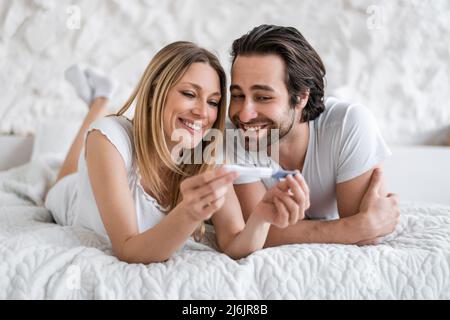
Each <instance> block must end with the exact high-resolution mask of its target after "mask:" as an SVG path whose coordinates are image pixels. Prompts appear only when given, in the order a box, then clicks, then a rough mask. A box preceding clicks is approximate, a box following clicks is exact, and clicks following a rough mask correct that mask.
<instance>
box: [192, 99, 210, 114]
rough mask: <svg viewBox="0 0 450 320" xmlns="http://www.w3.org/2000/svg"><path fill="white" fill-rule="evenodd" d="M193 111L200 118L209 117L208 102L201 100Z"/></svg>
mask: <svg viewBox="0 0 450 320" xmlns="http://www.w3.org/2000/svg"><path fill="white" fill-rule="evenodd" d="M192 113H193V114H195V115H196V116H198V117H200V118H207V117H208V103H207V102H199V103H197V105H196V106H195V108H194V109H193V110H192Z"/></svg>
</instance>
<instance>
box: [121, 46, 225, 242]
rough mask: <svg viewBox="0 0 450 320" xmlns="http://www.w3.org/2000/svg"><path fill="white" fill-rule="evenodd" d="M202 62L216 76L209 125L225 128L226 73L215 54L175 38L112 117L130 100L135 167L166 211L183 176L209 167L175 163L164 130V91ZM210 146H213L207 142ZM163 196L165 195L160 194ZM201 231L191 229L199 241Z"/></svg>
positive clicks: (201, 228) (178, 195) (176, 198)
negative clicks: (217, 94) (214, 107)
mask: <svg viewBox="0 0 450 320" xmlns="http://www.w3.org/2000/svg"><path fill="white" fill-rule="evenodd" d="M197 62H200V63H207V64H208V65H210V66H211V67H212V68H213V69H214V70H215V71H216V72H217V75H218V76H219V79H220V93H221V95H222V97H221V99H220V102H219V107H218V108H219V109H218V115H217V119H216V121H215V122H214V124H213V128H214V129H219V130H221V132H223V131H224V129H225V116H226V75H225V71H224V70H223V68H222V66H221V65H220V62H219V60H218V58H217V57H216V56H215V55H214V54H212V53H211V52H209V51H207V50H206V49H203V48H200V47H198V46H197V45H196V44H194V43H191V42H186V41H179V42H174V43H172V44H169V45H168V46H166V47H164V48H163V49H161V50H160V51H159V52H158V53H157V54H156V55H155V56H154V58H153V59H152V60H151V61H150V63H149V65H148V66H147V68H146V69H145V72H144V74H143V76H142V78H141V79H140V81H139V84H138V85H137V87H136V89H135V90H134V92H133V93H132V94H131V96H130V98H129V99H128V100H127V102H126V103H125V105H124V106H123V107H122V108H121V109H120V110H119V111H118V112H117V114H116V115H118V116H120V115H123V114H124V113H125V112H126V111H127V110H128V109H129V108H130V107H131V106H132V104H133V102H134V101H135V103H136V106H135V113H134V118H133V136H134V149H135V152H136V160H137V166H138V169H139V171H140V173H141V175H142V177H143V178H144V179H145V181H146V182H147V184H148V188H149V189H150V192H151V193H152V195H153V196H154V197H155V198H156V200H157V201H158V202H159V203H160V204H162V203H163V201H165V203H164V205H165V206H167V209H168V211H170V210H172V209H173V208H175V206H176V205H177V204H178V203H179V202H180V201H181V200H182V199H181V193H180V184H181V182H182V181H183V180H184V179H186V178H187V177H191V176H194V175H196V174H199V173H202V172H205V171H207V170H209V169H212V167H213V165H211V164H208V163H203V162H202V163H201V164H194V163H193V164H180V165H177V164H176V163H175V161H174V160H173V159H172V157H171V154H170V151H169V149H168V147H167V143H166V139H165V135H164V130H163V113H164V107H165V105H166V101H167V95H168V92H169V90H170V89H171V88H172V87H174V86H175V84H176V83H177V82H178V81H179V80H180V79H181V78H182V77H183V75H184V74H185V73H186V71H187V70H188V68H189V67H190V66H191V65H192V64H193V63H197ZM211 143H213V144H216V145H217V144H218V141H215V140H214V141H212V142H208V141H202V142H201V143H199V145H198V146H197V147H200V148H204V147H206V146H207V145H209V144H211ZM211 147H212V148H213V150H215V146H214V145H213V146H211ZM161 164H162V165H164V166H165V167H166V168H168V169H169V170H170V174H169V175H170V176H169V177H167V176H166V177H162V174H164V172H167V170H165V171H164V172H161V170H160V169H161ZM163 195H165V196H166V198H164V197H163ZM204 233H205V225H204V223H203V222H202V223H201V224H200V225H199V227H198V228H197V230H196V231H195V233H194V238H195V239H196V240H197V241H199V240H200V239H201V238H202V237H203V235H204Z"/></svg>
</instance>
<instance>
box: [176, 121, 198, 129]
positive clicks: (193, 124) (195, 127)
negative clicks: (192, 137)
mask: <svg viewBox="0 0 450 320" xmlns="http://www.w3.org/2000/svg"><path fill="white" fill-rule="evenodd" d="M181 122H183V124H184V125H186V126H188V127H189V128H191V129H192V130H195V131H200V130H201V129H202V126H201V125H200V124H197V123H192V122H188V121H186V120H181Z"/></svg>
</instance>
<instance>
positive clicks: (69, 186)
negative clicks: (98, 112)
mask: <svg viewBox="0 0 450 320" xmlns="http://www.w3.org/2000/svg"><path fill="white" fill-rule="evenodd" d="M93 130H98V131H100V132H101V133H102V134H103V135H104V136H105V137H106V138H107V139H108V140H109V141H110V142H111V144H112V145H114V147H115V148H116V149H117V151H118V152H119V153H120V155H121V156H122V158H123V161H124V163H125V167H126V171H127V174H128V186H129V188H130V191H131V194H132V196H133V200H134V205H135V209H136V211H135V213H130V214H136V219H137V225H138V229H139V233H141V232H144V231H146V230H148V229H150V228H152V227H153V226H155V225H156V224H158V223H159V222H160V221H161V220H162V219H163V218H164V217H165V213H164V208H162V207H161V206H160V205H159V204H158V202H157V201H156V200H155V199H154V198H153V197H151V196H150V195H149V194H147V193H146V192H145V190H144V188H143V187H142V185H141V183H140V181H141V175H140V174H139V170H138V167H137V163H136V161H135V156H134V144H133V124H132V123H131V121H130V120H129V119H127V118H126V117H124V116H108V117H103V118H100V119H98V120H96V121H94V122H93V123H92V124H91V125H90V126H89V129H88V131H87V132H86V134H85V137H84V141H86V137H87V134H88V133H89V132H91V131H93ZM46 207H47V208H48V209H49V210H50V211H51V212H52V214H53V216H54V218H55V221H56V222H57V223H58V224H61V225H74V226H82V227H84V228H87V229H90V230H93V231H95V232H97V233H98V234H100V235H103V236H105V237H106V238H107V239H109V238H108V235H107V232H106V230H105V227H104V225H103V222H102V219H101V216H100V212H99V210H98V208H97V204H96V202H95V198H94V194H93V191H92V187H91V183H90V181H89V175H88V170H87V165H86V159H85V148H84V147H83V149H82V151H81V153H80V157H79V160H78V172H76V173H74V174H71V175H69V176H66V177H64V178H63V179H61V180H60V181H58V183H57V184H56V185H55V186H53V187H52V189H50V191H49V193H48V195H47V198H46Z"/></svg>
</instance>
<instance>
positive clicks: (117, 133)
mask: <svg viewBox="0 0 450 320" xmlns="http://www.w3.org/2000/svg"><path fill="white" fill-rule="evenodd" d="M124 121H128V120H126V119H120V118H118V117H102V118H100V119H98V120H96V121H94V122H93V123H91V125H90V126H89V128H88V130H87V132H86V135H85V141H86V138H87V135H88V133H90V132H92V131H93V130H98V131H100V132H101V133H102V134H103V135H104V136H105V137H106V138H107V139H108V140H109V142H111V144H112V145H113V146H114V147H115V148H116V149H117V151H119V153H120V155H121V156H122V158H123V160H124V162H125V167H126V168H127V169H130V168H131V166H132V160H133V158H132V155H133V144H132V140H131V137H130V130H129V128H127V126H126V123H125V122H124Z"/></svg>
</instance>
